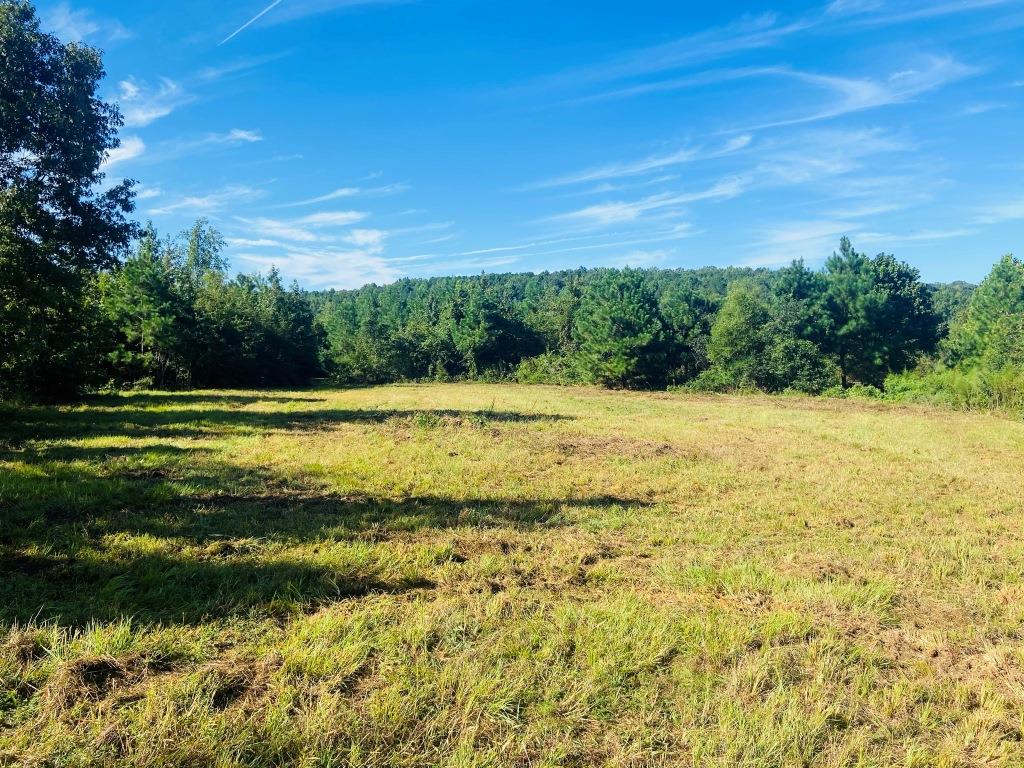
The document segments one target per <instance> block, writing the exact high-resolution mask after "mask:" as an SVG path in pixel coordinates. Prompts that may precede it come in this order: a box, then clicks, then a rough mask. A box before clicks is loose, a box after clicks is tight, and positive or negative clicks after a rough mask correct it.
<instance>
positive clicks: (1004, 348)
mask: <svg viewBox="0 0 1024 768" xmlns="http://www.w3.org/2000/svg"><path fill="white" fill-rule="evenodd" d="M944 353H945V357H946V359H947V361H948V362H950V363H951V364H953V365H960V366H967V367H971V366H981V367H983V368H988V369H993V370H997V369H1000V368H1006V367H1016V368H1024V263H1022V262H1021V261H1020V260H1019V259H1015V258H1014V257H1013V256H1009V255H1007V256H1004V257H1003V258H1002V259H1000V261H999V262H998V263H997V264H996V265H995V267H993V268H992V272H991V273H989V275H988V277H986V278H985V279H984V281H982V283H981V285H979V286H978V288H977V290H975V291H974V293H973V294H972V295H971V298H970V301H969V302H968V304H967V307H966V308H965V309H964V310H963V311H962V312H961V314H960V315H959V316H958V318H957V319H956V320H955V321H954V323H953V326H952V328H951V331H950V336H949V339H948V341H947V343H946V345H945V349H944Z"/></svg>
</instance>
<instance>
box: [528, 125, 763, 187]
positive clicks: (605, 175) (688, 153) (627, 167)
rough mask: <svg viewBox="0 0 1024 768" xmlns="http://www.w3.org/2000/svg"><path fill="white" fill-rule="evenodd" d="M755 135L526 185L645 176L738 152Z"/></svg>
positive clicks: (545, 185) (549, 185)
mask: <svg viewBox="0 0 1024 768" xmlns="http://www.w3.org/2000/svg"><path fill="white" fill-rule="evenodd" d="M752 140H753V137H752V136H750V135H743V136H736V137H733V138H731V139H729V140H728V141H727V142H726V143H725V144H724V145H722V146H721V147H717V148H715V149H711V150H707V149H703V148H700V147H684V148H682V149H677V150H675V151H673V152H670V153H668V154H663V155H649V156H647V157H644V158H641V159H639V160H628V161H624V162H617V163H608V164H606V165H602V166H598V167H596V168H590V169H588V170H585V171H580V172H578V173H571V174H567V175H565V176H558V177H555V178H553V179H547V180H545V181H540V182H537V183H535V184H531V185H528V186H527V187H524V189H547V188H550V187H562V186H569V185H572V184H583V183H587V182H593V181H604V180H607V179H621V178H626V177H629V176H642V175H644V174H648V173H652V172H655V171H661V170H663V169H666V168H671V167H674V166H678V165H682V164H684V163H691V162H694V161H696V160H702V159H709V158H718V157H723V156H724V155H728V154H732V153H734V152H738V151H739V150H741V149H744V148H746V147H747V146H748V145H749V144H750V143H751V141H752Z"/></svg>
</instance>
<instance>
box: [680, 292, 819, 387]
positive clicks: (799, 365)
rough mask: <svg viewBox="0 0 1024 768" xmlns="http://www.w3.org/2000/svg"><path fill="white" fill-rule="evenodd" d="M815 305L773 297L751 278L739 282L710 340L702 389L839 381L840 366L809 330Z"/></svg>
mask: <svg viewBox="0 0 1024 768" xmlns="http://www.w3.org/2000/svg"><path fill="white" fill-rule="evenodd" d="M810 312H811V310H810V309H809V308H808V307H807V306H805V303H804V302H802V301H800V300H798V299H796V298H793V297H792V296H781V297H780V296H773V295H772V294H771V293H770V292H769V291H768V289H767V288H765V287H764V286H763V285H759V284H756V283H752V282H739V283H734V284H733V286H732V287H731V288H730V289H729V294H728V295H727V296H726V299H725V303H724V304H723V305H722V309H721V310H720V311H719V313H718V315H717V317H716V319H715V323H714V326H713V327H712V329H711V338H710V342H709V344H708V359H709V361H710V363H711V368H709V369H708V370H707V371H706V372H705V373H704V374H703V375H702V376H701V377H700V378H698V380H697V382H696V384H695V386H696V387H697V388H701V389H760V390H764V391H766V392H781V391H783V390H787V389H793V390H798V391H801V392H812V393H817V392H821V391H823V390H824V389H827V388H828V387H829V386H831V385H833V384H835V383H836V376H835V368H834V366H833V365H832V364H831V363H829V362H828V361H827V360H826V359H825V357H824V355H823V354H822V352H821V350H820V348H819V347H818V345H817V344H815V343H814V342H813V341H811V340H809V339H807V338H803V337H802V334H804V333H807V330H808V329H807V325H806V322H807V317H808V315H809V313H810Z"/></svg>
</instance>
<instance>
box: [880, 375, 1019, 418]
mask: <svg viewBox="0 0 1024 768" xmlns="http://www.w3.org/2000/svg"><path fill="white" fill-rule="evenodd" d="M885 396H886V399H888V400H893V401H896V402H904V403H924V404H927V405H937V406H943V407H947V408H955V409H957V410H962V411H970V410H990V411H1000V412H1004V413H1011V414H1016V415H1024V370H1020V369H1017V368H1000V369H996V370H989V369H986V368H973V369H968V370H960V369H956V368H935V369H933V370H931V371H927V372H908V373H900V374H893V375H891V376H889V377H888V379H886V382H885Z"/></svg>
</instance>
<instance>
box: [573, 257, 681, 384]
mask: <svg viewBox="0 0 1024 768" xmlns="http://www.w3.org/2000/svg"><path fill="white" fill-rule="evenodd" d="M576 337H577V339H578V341H579V345H580V352H579V355H580V359H581V362H582V364H583V368H584V369H585V371H586V372H587V373H588V374H589V376H590V377H591V378H592V379H593V380H594V381H595V382H597V383H599V384H602V385H604V386H606V387H611V388H627V389H647V388H658V387H661V386H664V383H665V376H666V372H667V371H666V368H667V359H666V358H667V356H666V343H665V341H666V340H665V323H664V320H663V319H662V317H661V313H660V312H659V309H658V300H657V297H656V296H655V294H654V292H653V291H652V290H651V289H650V288H649V287H648V286H647V284H646V282H645V281H644V275H643V273H642V272H640V271H638V270H632V269H626V270H623V271H621V272H619V271H608V272H605V273H604V274H602V275H600V276H599V277H598V278H597V280H595V281H594V282H593V283H591V284H590V286H589V291H587V292H586V293H585V294H584V297H583V300H582V302H581V303H580V308H579V313H578V315H577V319H576Z"/></svg>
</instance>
